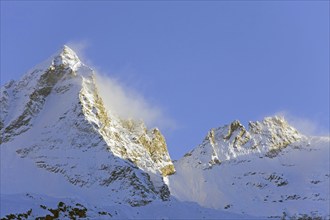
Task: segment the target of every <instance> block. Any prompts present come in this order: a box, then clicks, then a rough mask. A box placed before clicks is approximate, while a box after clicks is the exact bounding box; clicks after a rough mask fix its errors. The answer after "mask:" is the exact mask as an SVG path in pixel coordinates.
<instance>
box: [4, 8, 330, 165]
mask: <svg viewBox="0 0 330 220" xmlns="http://www.w3.org/2000/svg"><path fill="white" fill-rule="evenodd" d="M66 43H71V44H74V45H78V46H81V47H84V54H85V56H84V57H85V59H86V61H87V62H88V63H91V64H92V65H93V66H95V67H96V68H97V69H99V70H101V71H102V73H105V74H108V75H109V76H111V77H114V78H117V79H119V80H120V81H121V82H122V84H124V85H125V86H126V87H128V88H130V89H133V90H135V91H138V92H139V93H140V94H141V95H142V96H144V97H145V99H146V100H148V102H149V103H150V104H151V105H154V106H158V107H159V108H161V109H162V111H163V113H164V115H166V116H167V117H168V118H171V119H172V120H173V121H175V124H176V126H175V128H163V133H164V134H165V136H166V139H167V141H168V148H169V151H170V154H171V156H172V157H173V158H174V159H178V158H179V157H180V156H182V155H183V154H184V153H186V152H187V151H188V150H190V149H192V148H193V147H194V146H196V145H197V144H199V143H200V142H201V141H202V140H203V138H204V136H205V135H206V133H207V131H208V130H209V129H210V128H212V127H217V126H220V125H223V124H226V123H230V122H231V121H233V120H235V119H239V120H240V121H241V122H242V123H243V124H245V125H246V124H247V122H248V121H249V120H260V119H262V118H263V117H264V116H268V115H273V114H275V113H279V112H281V113H283V112H284V113H285V114H286V115H287V117H288V118H289V119H290V120H292V121H295V123H296V124H297V126H298V127H299V126H301V129H302V130H308V129H309V131H308V132H310V133H313V134H321V133H322V134H324V133H328V132H329V2H328V1H267V2H266V1H265V2H261V1H206V2H204V1H179V2H172V1H161V2H151V1H124V2H120V1H112V2H110V1H70V2H65V1H52V2H51V1H47V2H42V1H1V85H3V84H4V83H5V82H7V81H8V80H10V79H19V78H20V77H21V76H22V75H23V74H24V73H25V72H26V71H27V70H29V69H30V68H32V67H33V66H34V65H36V64H38V63H40V62H41V61H43V60H45V59H46V58H48V57H49V56H50V55H52V54H53V53H54V52H56V51H57V50H58V49H59V48H61V46H62V45H63V44H66Z"/></svg>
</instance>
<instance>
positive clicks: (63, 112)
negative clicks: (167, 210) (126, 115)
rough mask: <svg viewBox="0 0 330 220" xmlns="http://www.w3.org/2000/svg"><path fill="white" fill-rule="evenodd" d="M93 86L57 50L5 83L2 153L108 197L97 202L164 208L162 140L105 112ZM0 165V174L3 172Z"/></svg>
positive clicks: (89, 76) (84, 70) (168, 167)
mask: <svg viewBox="0 0 330 220" xmlns="http://www.w3.org/2000/svg"><path fill="white" fill-rule="evenodd" d="M95 81H96V80H95V73H94V71H93V70H92V69H91V68H89V67H87V66H85V65H84V64H83V63H82V62H81V61H80V60H79V58H78V57H77V55H76V54H75V52H74V51H72V50H71V49H70V48H69V47H67V46H64V48H63V49H62V50H61V51H60V52H59V53H58V54H57V55H55V56H54V57H52V58H51V59H50V60H49V61H46V62H45V63H44V64H42V65H39V66H38V67H36V68H35V69H34V70H33V71H31V72H29V73H27V74H26V75H25V76H24V77H23V78H22V79H21V80H19V81H17V82H15V81H11V82H9V83H7V84H6V85H5V86H3V87H2V88H1V100H0V105H1V116H0V129H1V134H3V135H1V140H0V141H1V142H0V143H1V151H2V152H4V151H6V152H7V153H8V154H11V155H13V154H14V155H19V156H20V157H21V158H25V159H27V160H30V161H33V162H34V163H35V166H36V167H38V168H41V169H44V170H47V171H49V172H52V173H56V174H59V175H60V177H59V178H64V179H66V180H67V181H68V182H69V183H71V184H73V185H75V186H79V187H82V188H95V187H99V188H100V187H101V188H102V187H107V188H108V191H109V192H110V191H111V192H112V193H111V195H110V194H109V195H102V196H105V198H106V197H107V196H108V197H109V200H111V201H115V202H124V203H125V202H126V203H128V204H130V205H131V206H141V205H145V204H148V203H150V202H151V201H154V200H157V199H160V200H167V199H168V198H169V195H170V192H169V190H168V187H167V185H166V184H164V181H163V176H167V175H170V174H173V173H174V172H175V170H174V166H173V164H172V161H171V159H170V156H169V154H168V151H167V147H166V143H165V139H164V137H163V136H162V134H161V133H160V131H159V130H158V129H152V130H147V128H146V126H145V125H144V123H143V122H139V121H133V120H126V119H123V118H119V117H118V116H116V115H114V114H112V112H109V111H107V110H106V109H105V107H104V105H103V101H102V98H101V97H100V96H99V94H98V89H97V84H96V82H95ZM7 153H3V154H7ZM1 160H2V163H3V164H2V165H3V169H2V172H6V171H8V170H5V169H6V168H8V167H9V165H8V164H5V161H6V160H5V159H3V158H1ZM8 163H9V162H8ZM9 182H10V180H8V181H7V182H5V183H4V185H6V184H7V183H8V185H9ZM5 187H7V186H5ZM8 187H9V186H8ZM115 194H117V195H116V196H114V195H115Z"/></svg>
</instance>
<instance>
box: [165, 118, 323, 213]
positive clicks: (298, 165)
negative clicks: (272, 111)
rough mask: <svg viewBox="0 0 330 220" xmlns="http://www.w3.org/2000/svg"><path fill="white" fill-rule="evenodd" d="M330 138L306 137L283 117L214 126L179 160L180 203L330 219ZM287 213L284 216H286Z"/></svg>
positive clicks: (175, 187) (176, 186)
mask: <svg viewBox="0 0 330 220" xmlns="http://www.w3.org/2000/svg"><path fill="white" fill-rule="evenodd" d="M329 141H330V140H329V137H305V136H303V135H301V134H299V132H298V131H296V130H295V129H294V128H293V127H291V126H290V125H288V123H287V122H286V121H285V120H284V119H283V118H280V117H272V118H265V119H264V120H263V121H262V122H250V124H249V130H246V129H245V128H244V126H243V125H241V124H240V123H239V122H238V121H234V122H233V123H231V124H230V125H226V126H223V127H220V128H217V129H212V130H211V131H210V132H209V133H208V135H207V136H206V138H205V140H204V141H203V143H202V144H201V145H199V146H198V147H196V148H195V149H194V150H192V151H191V152H189V153H187V154H186V155H185V156H184V157H183V158H182V159H180V160H179V161H177V162H176V163H175V168H176V173H175V174H174V175H172V176H170V177H169V180H168V182H169V188H170V191H171V193H172V195H173V196H174V197H176V198H178V199H179V200H181V201H195V202H198V203H199V204H200V205H202V206H205V207H209V208H214V209H218V210H229V211H230V212H233V213H240V214H248V215H252V216H253V215H254V216H263V217H271V216H272V217H283V216H285V215H287V216H291V217H292V216H302V215H303V214H306V215H308V216H314V217H315V216H319V217H323V218H329V217H330V215H329V213H330V211H329V207H330V204H329V195H330V194H329V193H330V192H329V188H330V185H329V177H330V175H329V167H330V164H329V143H330V142H329ZM283 213H285V214H283Z"/></svg>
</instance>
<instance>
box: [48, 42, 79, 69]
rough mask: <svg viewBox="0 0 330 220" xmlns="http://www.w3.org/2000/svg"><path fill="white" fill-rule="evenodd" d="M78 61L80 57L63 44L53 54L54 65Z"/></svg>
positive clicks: (73, 63)
mask: <svg viewBox="0 0 330 220" xmlns="http://www.w3.org/2000/svg"><path fill="white" fill-rule="evenodd" d="M79 63H80V59H79V57H78V55H77V54H76V52H74V51H73V50H72V49H71V48H70V47H68V46H67V45H64V46H63V47H62V49H61V50H60V51H59V52H58V53H57V54H56V55H55V56H54V66H61V65H64V66H71V67H74V66H75V65H77V64H79Z"/></svg>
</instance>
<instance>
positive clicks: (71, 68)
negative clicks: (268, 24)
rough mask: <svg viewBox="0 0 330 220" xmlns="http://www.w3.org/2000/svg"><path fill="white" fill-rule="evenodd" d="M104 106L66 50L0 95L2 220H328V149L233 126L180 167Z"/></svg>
mask: <svg viewBox="0 0 330 220" xmlns="http://www.w3.org/2000/svg"><path fill="white" fill-rule="evenodd" d="M102 98H103V99H104V98H106V97H101V95H100V93H99V92H98V84H97V80H96V74H95V72H94V70H93V69H91V68H90V67H88V66H86V65H85V64H83V63H82V62H81V61H80V59H79V58H78V56H77V55H76V53H75V52H74V51H73V50H72V49H70V48H69V47H67V46H64V47H63V48H62V49H61V50H60V51H59V52H58V53H56V54H55V55H54V56H52V57H51V58H50V59H48V60H47V61H45V62H44V63H43V64H40V65H38V66H37V67H35V68H33V69H32V70H31V71H29V72H28V73H27V74H26V75H24V76H23V77H22V78H21V79H20V80H18V81H10V82H9V83H7V84H5V85H4V86H3V87H2V88H1V98H0V106H1V115H0V130H1V138H0V144H1V147H0V150H1V203H0V205H1V209H0V211H1V213H0V216H1V218H2V219H76V218H89V219H102V218H103V219H112V218H113V219H123V218H142V219H145V218H149V219H164V218H170V219H178V218H185V219H187V218H188V219H192V218H194V219H203V218H206V219H212V218H213V219H221V218H227V219H228V218H229V219H237V218H287V219H290V218H296V219H299V218H324V219H329V218H330V210H329V207H330V204H329V195H330V191H329V184H330V183H329V178H330V173H329V166H330V164H329V160H330V159H329V143H330V139H329V137H309V136H305V135H303V134H301V133H299V131H297V130H296V129H295V128H293V127H292V126H290V125H289V124H288V123H287V122H286V121H285V120H284V118H282V117H276V116H275V117H269V118H265V119H264V120H263V121H261V122H250V123H249V128H248V129H246V128H245V127H244V126H243V125H242V124H241V123H240V122H239V121H234V122H232V123H231V124H229V125H225V126H223V127H219V128H216V129H211V130H210V131H209V133H208V134H207V136H206V137H205V139H204V140H203V141H202V143H201V144H200V145H199V146H197V147H196V148H194V149H193V150H192V151H191V152H189V153H187V154H186V155H185V156H184V157H183V158H182V159H180V160H178V161H175V162H172V160H171V158H170V156H169V153H168V151H167V146H166V142H165V138H164V137H163V135H162V134H161V132H160V131H159V130H158V129H157V128H154V129H148V128H147V127H146V125H145V124H144V122H142V121H137V120H133V119H126V118H121V117H119V116H118V115H117V114H116V113H115V112H112V111H111V110H110V111H109V109H106V108H105V106H104V104H103V99H102ZM128 108H129V106H128ZM196 126H198V125H196Z"/></svg>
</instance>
